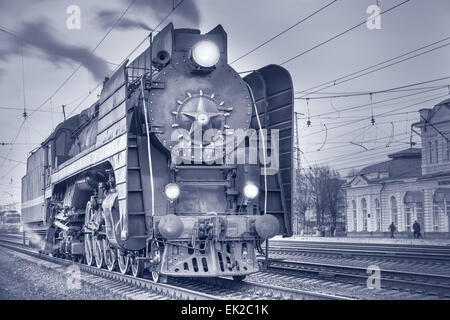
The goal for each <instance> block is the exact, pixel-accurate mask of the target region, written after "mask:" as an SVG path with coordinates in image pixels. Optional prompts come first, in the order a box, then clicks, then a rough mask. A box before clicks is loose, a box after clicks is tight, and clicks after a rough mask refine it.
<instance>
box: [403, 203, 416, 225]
mask: <svg viewBox="0 0 450 320" xmlns="http://www.w3.org/2000/svg"><path fill="white" fill-rule="evenodd" d="M413 215H414V203H407V204H406V203H405V231H411V217H412V216H413Z"/></svg>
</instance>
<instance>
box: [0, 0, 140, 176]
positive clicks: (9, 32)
mask: <svg viewBox="0 0 450 320" xmlns="http://www.w3.org/2000/svg"><path fill="white" fill-rule="evenodd" d="M136 1H137V0H134V1H132V2H131V3H130V4H129V5H128V7H127V8H126V9H125V10H124V11H123V13H122V15H121V16H120V17H119V18H118V19H117V20H116V22H115V23H114V24H113V25H112V26H111V28H110V29H109V30H108V31H107V33H106V35H105V36H104V37H103V38H102V39H101V40H100V42H99V43H98V44H97V45H96V46H95V48H94V49H93V50H92V51H91V53H94V52H95V50H96V49H97V48H98V47H99V46H100V45H101V44H102V42H103V41H104V40H105V39H106V37H107V36H108V35H109V34H110V33H111V31H112V30H113V29H114V27H115V26H116V25H117V23H118V22H119V21H120V20H121V19H122V17H123V16H124V15H125V14H126V13H127V12H128V10H129V9H130V8H131V6H133V4H134V3H135V2H136ZM0 28H1V30H2V31H3V32H6V33H8V34H11V35H13V36H14V37H18V36H17V33H16V32H14V31H11V30H8V28H5V27H2V26H0ZM19 39H20V38H19ZM81 66H82V65H81V64H80V65H79V66H78V67H77V68H76V69H75V70H74V71H73V72H72V73H71V74H70V75H69V77H68V78H67V79H65V80H64V81H63V82H62V84H61V85H60V86H59V87H58V88H57V89H56V90H55V91H54V92H53V93H52V94H51V95H50V97H48V98H47V99H46V100H45V101H44V102H43V103H42V104H41V105H40V106H38V107H37V108H36V109H35V110H34V111H33V112H31V113H30V114H29V115H28V117H30V116H31V115H33V114H34V113H35V112H37V111H38V110H39V109H41V108H42V107H43V106H44V105H45V104H46V103H47V102H48V101H49V100H50V99H52V98H53V97H54V96H55V95H56V93H58V92H59V90H61V89H62V88H63V87H64V85H65V84H66V83H67V82H68V81H69V80H70V79H71V78H72V77H73V76H74V75H75V73H77V71H78V70H79V69H80V68H81ZM28 117H25V118H24V120H23V122H22V124H21V125H20V127H19V130H18V131H17V134H16V135H15V137H14V139H13V141H12V144H11V148H10V149H9V150H8V153H7V155H6V157H8V156H9V154H10V152H11V150H12V146H13V145H14V143H15V141H16V139H17V137H18V136H19V134H20V132H21V130H22V128H23V126H24V124H25V121H26V119H27V118H28ZM4 163H5V161H3V162H2V163H1V164H0V168H2V167H3V164H4Z"/></svg>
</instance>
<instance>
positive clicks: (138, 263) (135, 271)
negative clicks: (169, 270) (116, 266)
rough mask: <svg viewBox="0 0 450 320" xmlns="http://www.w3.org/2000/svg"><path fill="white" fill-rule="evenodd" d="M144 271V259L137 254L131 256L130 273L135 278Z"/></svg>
mask: <svg viewBox="0 0 450 320" xmlns="http://www.w3.org/2000/svg"><path fill="white" fill-rule="evenodd" d="M143 272H144V260H141V259H138V257H137V256H133V257H132V258H131V274H132V275H133V277H135V278H137V277H140V276H142V273H143Z"/></svg>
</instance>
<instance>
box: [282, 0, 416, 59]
mask: <svg viewBox="0 0 450 320" xmlns="http://www.w3.org/2000/svg"><path fill="white" fill-rule="evenodd" d="M409 1H411V0H405V1H403V2H401V3H399V4H397V5H395V6H393V7H390V8H389V9H387V10H385V11H382V12H380V13H379V14H378V15H376V16H374V18H375V17H378V16H381V15H382V14H385V13H388V12H390V11H392V10H394V9H396V8H398V7H400V6H402V5H404V4H405V3H407V2H409ZM366 22H367V20H364V21H362V22H360V23H358V24H357V25H355V26H353V27H351V28H349V29H347V30H345V31H343V32H341V33H338V34H337V35H335V36H333V37H331V38H329V39H328V40H325V41H323V42H321V43H319V44H317V45H315V46H314V47H312V48H310V49H308V50H305V51H303V52H301V53H299V54H297V55H295V56H293V57H292V58H289V59H287V60H285V61H283V62H282V63H280V65H281V66H282V65H285V64H287V63H289V62H291V61H293V60H295V59H297V58H299V57H301V56H303V55H305V54H307V53H308V52H311V51H313V50H314V49H317V48H319V47H321V46H323V45H324V44H327V43H328V42H331V41H333V40H334V39H337V38H339V37H341V36H342V35H344V34H346V33H348V32H350V31H352V30H354V29H356V28H358V27H360V26H362V25H365V24H366Z"/></svg>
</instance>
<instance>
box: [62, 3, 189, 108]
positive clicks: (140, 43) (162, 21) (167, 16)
mask: <svg viewBox="0 0 450 320" xmlns="http://www.w3.org/2000/svg"><path fill="white" fill-rule="evenodd" d="M185 1H186V0H181V1H180V2H179V3H178V4H177V5H175V6H173V7H172V10H171V11H170V12H169V14H167V15H166V16H165V17H164V18H163V19H162V20H161V21H160V22H159V23H158V25H157V26H156V27H155V28H154V29H153V30H157V29H158V28H159V27H160V26H161V25H162V24H163V23H164V21H166V20H167V18H169V17H170V16H171V15H172V14H173V13H174V11H175V10H176V9H177V8H178V7H179V6H181V5H182V4H183V3H184V2H185ZM158 32H159V31H156V33H158ZM147 39H148V36H146V37H145V38H144V39H142V40H141V42H139V44H138V45H137V46H136V47H135V48H134V49H133V50H132V51H131V52H130V53H129V54H128V55H127V56H126V57H125V58H124V59H123V60H122V62H121V63H120V64H116V65H117V66H116V68H115V69H114V70H113V73H114V72H115V71H116V70H117V69H118V68H119V67H120V66H121V65H122V64H123V63H124V62H125V61H126V60H127V59H128V58H129V57H130V56H131V55H133V54H134V53H135V52H136V50H137V49H139V48H140V46H141V45H142V44H143V43H144V42H145V41H146V40H147ZM102 83H103V82H102V81H101V82H99V83H98V84H97V86H96V87H95V88H94V89H93V90H92V91H91V92H90V93H89V94H88V95H87V96H86V97H85V98H84V99H83V100H82V101H81V102H80V103H79V104H78V105H77V106H76V107H75V108H74V109H73V110H72V111H70V112H69V114H68V115H67V116H70V115H72V114H73V113H74V112H75V111H76V110H77V109H78V108H79V107H80V106H81V105H82V104H83V103H84V101H86V99H87V98H88V97H89V96H90V95H91V93H92V92H94V91H95V90H97V89H98V88H99V87H100V85H101V84H102Z"/></svg>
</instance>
